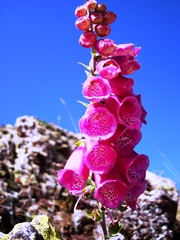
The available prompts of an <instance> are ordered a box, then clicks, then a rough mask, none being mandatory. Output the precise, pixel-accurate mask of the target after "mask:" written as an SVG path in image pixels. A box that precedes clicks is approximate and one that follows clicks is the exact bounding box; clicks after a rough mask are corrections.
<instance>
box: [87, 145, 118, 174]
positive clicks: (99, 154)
mask: <svg viewBox="0 0 180 240" xmlns="http://www.w3.org/2000/svg"><path fill="white" fill-rule="evenodd" d="M88 145H90V146H88V148H89V149H88V151H87V153H86V157H85V160H84V161H85V164H86V165H87V166H88V167H89V169H90V170H91V171H92V172H96V173H99V174H103V173H108V172H109V171H110V170H111V169H112V168H113V167H114V165H115V162H116V157H117V152H116V150H115V149H114V148H112V147H111V145H110V143H109V142H105V141H103V142H92V141H89V144H88Z"/></svg>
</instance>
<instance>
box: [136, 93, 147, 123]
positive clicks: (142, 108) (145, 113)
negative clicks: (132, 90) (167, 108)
mask: <svg viewBox="0 0 180 240" xmlns="http://www.w3.org/2000/svg"><path fill="white" fill-rule="evenodd" d="M135 97H136V99H137V100H138V103H139V104H140V106H141V118H140V119H141V122H142V123H144V124H147V122H146V119H145V117H146V115H147V112H146V110H145V109H144V107H143V106H142V101H141V94H139V95H135Z"/></svg>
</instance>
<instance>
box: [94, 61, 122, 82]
mask: <svg viewBox="0 0 180 240" xmlns="http://www.w3.org/2000/svg"><path fill="white" fill-rule="evenodd" d="M96 70H97V72H98V74H99V75H100V76H101V77H102V78H105V79H108V80H109V79H112V78H115V77H117V75H118V74H119V73H120V72H121V69H120V67H119V65H118V63H117V62H116V61H115V60H113V59H105V60H100V61H99V62H98V63H97V65H96Z"/></svg>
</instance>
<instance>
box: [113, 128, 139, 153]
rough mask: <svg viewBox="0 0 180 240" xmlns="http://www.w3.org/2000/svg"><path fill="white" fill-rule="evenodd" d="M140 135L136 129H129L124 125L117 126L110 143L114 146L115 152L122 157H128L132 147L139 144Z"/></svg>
mask: <svg viewBox="0 0 180 240" xmlns="http://www.w3.org/2000/svg"><path fill="white" fill-rule="evenodd" d="M141 138H142V133H141V132H140V130H137V129H129V128H126V127H125V126H124V125H121V124H118V127H117V129H116V132H115V134H114V135H113V136H112V138H111V141H112V142H113V143H114V144H115V146H116V149H117V151H118V152H119V153H120V154H121V155H122V156H129V155H131V153H132V152H133V149H134V147H135V146H136V145H137V144H138V143H139V142H140V140H141Z"/></svg>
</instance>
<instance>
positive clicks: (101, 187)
mask: <svg viewBox="0 0 180 240" xmlns="http://www.w3.org/2000/svg"><path fill="white" fill-rule="evenodd" d="M94 178H95V183H96V189H95V192H94V197H95V198H96V199H97V200H98V201H99V202H100V203H102V204H103V205H104V206H106V207H108V208H113V209H114V208H118V207H119V206H120V205H121V203H122V202H123V201H124V200H125V198H126V196H127V193H128V187H127V186H126V184H125V183H124V182H123V181H121V180H120V175H119V173H118V171H117V170H116V168H113V169H112V170H111V171H110V172H109V173H107V174H97V173H95V174H94Z"/></svg>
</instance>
